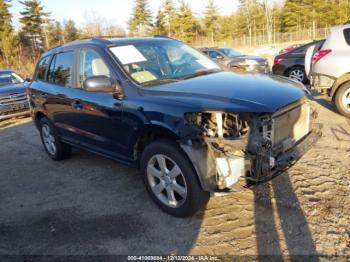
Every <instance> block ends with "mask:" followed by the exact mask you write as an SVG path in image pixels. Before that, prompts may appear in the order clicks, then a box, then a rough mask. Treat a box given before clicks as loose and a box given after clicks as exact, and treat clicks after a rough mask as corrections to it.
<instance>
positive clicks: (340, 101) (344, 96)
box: [334, 82, 350, 118]
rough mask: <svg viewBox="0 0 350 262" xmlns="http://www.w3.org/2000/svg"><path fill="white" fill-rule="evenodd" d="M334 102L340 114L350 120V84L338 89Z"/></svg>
mask: <svg viewBox="0 0 350 262" xmlns="http://www.w3.org/2000/svg"><path fill="white" fill-rule="evenodd" d="M334 102H335V105H336V107H337V109H338V111H339V113H340V114H342V115H343V116H346V117H348V118H350V82H347V83H345V84H343V85H342V86H341V87H340V88H339V89H338V91H337V93H336V95H335V98H334Z"/></svg>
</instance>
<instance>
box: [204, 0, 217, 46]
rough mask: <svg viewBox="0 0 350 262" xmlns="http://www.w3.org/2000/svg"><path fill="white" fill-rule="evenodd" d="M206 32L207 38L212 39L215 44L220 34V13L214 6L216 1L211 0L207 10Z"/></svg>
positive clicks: (205, 18)
mask: <svg viewBox="0 0 350 262" xmlns="http://www.w3.org/2000/svg"><path fill="white" fill-rule="evenodd" d="M203 24H204V28H205V29H204V30H205V33H206V36H207V37H210V38H211V40H212V42H213V43H214V41H215V39H217V36H218V34H219V11H218V8H217V7H216V6H215V4H214V0H209V2H208V5H207V7H206V10H205V12H204V19H203Z"/></svg>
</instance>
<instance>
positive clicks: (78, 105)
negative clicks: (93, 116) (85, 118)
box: [72, 100, 83, 110]
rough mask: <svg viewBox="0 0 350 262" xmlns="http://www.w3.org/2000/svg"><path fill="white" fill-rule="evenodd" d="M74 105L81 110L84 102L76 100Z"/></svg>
mask: <svg viewBox="0 0 350 262" xmlns="http://www.w3.org/2000/svg"><path fill="white" fill-rule="evenodd" d="M72 107H73V108H74V109H76V110H81V109H83V104H82V103H81V101H80V100H74V101H73V103H72Z"/></svg>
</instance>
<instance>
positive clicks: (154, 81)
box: [142, 78, 180, 86]
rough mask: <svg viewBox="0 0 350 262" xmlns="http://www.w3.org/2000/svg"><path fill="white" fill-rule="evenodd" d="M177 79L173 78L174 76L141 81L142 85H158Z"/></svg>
mask: <svg viewBox="0 0 350 262" xmlns="http://www.w3.org/2000/svg"><path fill="white" fill-rule="evenodd" d="M179 81H180V80H179V79H174V78H165V79H160V80H153V81H149V82H146V83H143V84H142V85H143V86H158V85H163V84H168V83H174V82H179Z"/></svg>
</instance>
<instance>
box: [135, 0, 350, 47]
mask: <svg viewBox="0 0 350 262" xmlns="http://www.w3.org/2000/svg"><path fill="white" fill-rule="evenodd" d="M349 19H350V0H285V1H284V2H274V3H273V4H271V3H270V1H268V0H239V1H238V6H237V10H235V11H234V12H233V13H232V14H231V15H226V16H223V15H220V10H219V8H218V7H217V6H216V5H215V1H214V0H208V1H207V3H206V8H205V11H204V13H203V14H201V15H200V17H196V16H195V15H194V13H193V12H192V10H191V8H190V6H189V4H188V3H187V2H186V1H184V0H180V1H179V2H177V5H175V2H174V1H173V0H164V1H163V4H162V6H161V8H160V9H159V10H158V12H157V14H156V15H155V16H154V17H153V15H152V12H151V10H150V8H149V3H148V0H135V6H134V9H133V13H132V15H131V17H130V19H129V22H128V27H129V32H130V34H131V35H136V36H138V35H152V34H161V35H167V36H170V37H176V38H179V39H181V40H184V41H186V42H191V43H193V42H196V40H198V39H203V38H204V39H206V40H207V41H209V42H210V41H211V42H214V40H216V41H222V40H229V39H235V38H238V37H243V36H246V37H254V36H258V35H265V36H266V38H265V39H266V41H267V42H270V43H271V42H272V38H273V35H274V34H276V33H283V32H295V31H300V30H305V29H311V30H313V33H314V32H315V31H316V29H317V28H325V27H330V26H333V25H337V24H342V23H345V22H347V21H348V20H349Z"/></svg>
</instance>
